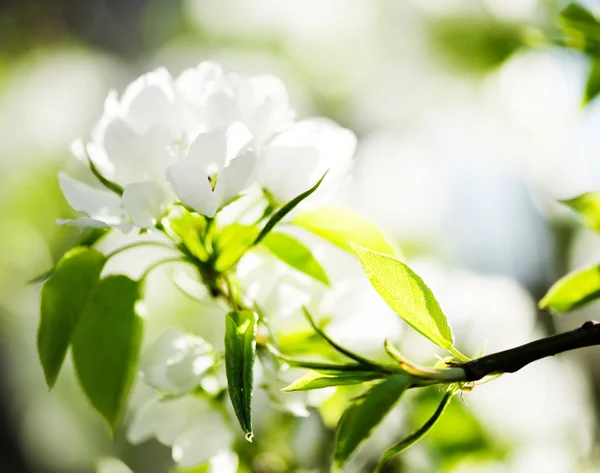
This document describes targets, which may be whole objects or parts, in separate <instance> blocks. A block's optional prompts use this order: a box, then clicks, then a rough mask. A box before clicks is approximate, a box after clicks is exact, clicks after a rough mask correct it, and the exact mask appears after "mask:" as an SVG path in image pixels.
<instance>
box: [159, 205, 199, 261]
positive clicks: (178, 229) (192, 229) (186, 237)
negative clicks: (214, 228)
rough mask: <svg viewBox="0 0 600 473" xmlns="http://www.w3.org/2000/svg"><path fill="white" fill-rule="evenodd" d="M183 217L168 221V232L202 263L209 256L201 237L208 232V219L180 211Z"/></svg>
mask: <svg viewBox="0 0 600 473" xmlns="http://www.w3.org/2000/svg"><path fill="white" fill-rule="evenodd" d="M180 212H181V215H180V216H178V217H173V218H170V219H168V221H167V223H166V225H165V226H166V230H167V233H169V236H171V237H172V238H173V237H174V239H176V240H180V241H181V242H182V243H183V244H184V245H185V247H186V248H187V249H188V250H189V252H190V253H191V254H192V255H194V256H195V257H196V258H198V259H199V260H200V261H206V260H207V259H208V254H207V253H206V248H204V244H203V243H202V241H201V240H200V235H202V234H204V233H205V232H206V218H205V217H203V216H201V215H194V214H192V213H191V212H188V211H187V210H185V209H180Z"/></svg>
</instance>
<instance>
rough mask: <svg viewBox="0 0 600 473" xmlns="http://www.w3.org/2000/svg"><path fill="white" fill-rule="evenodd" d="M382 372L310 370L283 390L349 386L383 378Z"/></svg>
mask: <svg viewBox="0 0 600 473" xmlns="http://www.w3.org/2000/svg"><path fill="white" fill-rule="evenodd" d="M381 378H382V375H381V373H374V372H373V371H333V370H332V371H316V370H309V371H308V372H307V373H306V374H305V375H304V376H302V377H301V378H299V379H297V380H296V381H294V382H293V383H292V384H290V385H289V386H286V387H285V388H283V389H282V391H283V392H286V393H287V392H293V391H308V390H310V389H321V388H328V387H330V386H349V385H352V384H361V383H364V382H367V381H373V380H374V379H381Z"/></svg>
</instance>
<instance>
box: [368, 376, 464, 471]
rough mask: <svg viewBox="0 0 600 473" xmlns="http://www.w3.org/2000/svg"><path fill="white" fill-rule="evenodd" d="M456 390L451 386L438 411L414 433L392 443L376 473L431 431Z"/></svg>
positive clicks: (382, 457)
mask: <svg viewBox="0 0 600 473" xmlns="http://www.w3.org/2000/svg"><path fill="white" fill-rule="evenodd" d="M455 392H456V388H455V387H452V388H450V389H449V390H448V391H447V392H446V394H445V395H444V397H443V398H442V401H441V402H440V405H439V406H438V408H437V409H436V411H435V412H434V413H433V415H432V416H431V417H430V418H429V420H427V422H425V423H424V424H423V425H422V426H421V427H420V428H419V429H417V430H416V431H414V432H413V433H412V434H410V435H409V436H407V437H406V438H404V439H403V440H401V441H400V442H398V443H397V444H395V445H392V446H391V447H390V448H388V449H387V450H386V451H385V452H384V454H383V455H382V456H381V459H380V460H379V463H378V464H377V467H376V468H375V473H379V472H381V471H382V470H383V467H384V466H385V464H386V463H387V462H389V461H390V460H391V459H392V458H394V457H396V456H398V455H400V454H401V453H402V452H403V451H405V450H406V449H408V448H410V447H412V446H413V445H414V444H415V443H417V442H418V441H419V440H421V439H422V438H423V437H425V435H427V433H429V431H430V430H431V429H432V428H433V426H434V425H435V423H436V422H437V421H438V419H439V418H440V417H441V416H442V414H443V413H444V411H445V410H446V407H448V404H450V401H451V400H452V396H453V395H454V393H455Z"/></svg>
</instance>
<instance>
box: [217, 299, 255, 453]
mask: <svg viewBox="0 0 600 473" xmlns="http://www.w3.org/2000/svg"><path fill="white" fill-rule="evenodd" d="M257 322H258V318H257V316H256V314H255V313H254V312H252V311H249V310H245V311H240V312H230V313H229V314H227V321H226V325H225V371H226V374H227V384H228V387H229V397H230V399H231V404H232V405H233V410H234V411H235V415H236V417H237V418H238V421H239V423H240V426H241V427H242V430H243V431H244V433H245V434H246V439H247V440H248V441H250V442H251V441H252V437H253V435H254V434H253V432H252V387H253V383H254V375H253V368H254V358H255V355H256V325H257Z"/></svg>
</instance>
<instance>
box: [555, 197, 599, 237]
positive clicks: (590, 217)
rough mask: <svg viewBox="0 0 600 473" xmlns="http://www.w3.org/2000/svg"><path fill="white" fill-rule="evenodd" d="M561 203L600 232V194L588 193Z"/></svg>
mask: <svg viewBox="0 0 600 473" xmlns="http://www.w3.org/2000/svg"><path fill="white" fill-rule="evenodd" d="M561 203H563V204H565V205H566V206H568V207H570V208H571V209H573V210H574V211H575V212H577V213H579V214H580V215H581V216H582V217H583V221H584V223H585V224H586V225H587V226H588V227H590V228H592V229H593V230H595V231H597V232H600V192H587V193H585V194H581V195H578V196H577V197H573V198H572V199H567V200H561Z"/></svg>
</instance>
